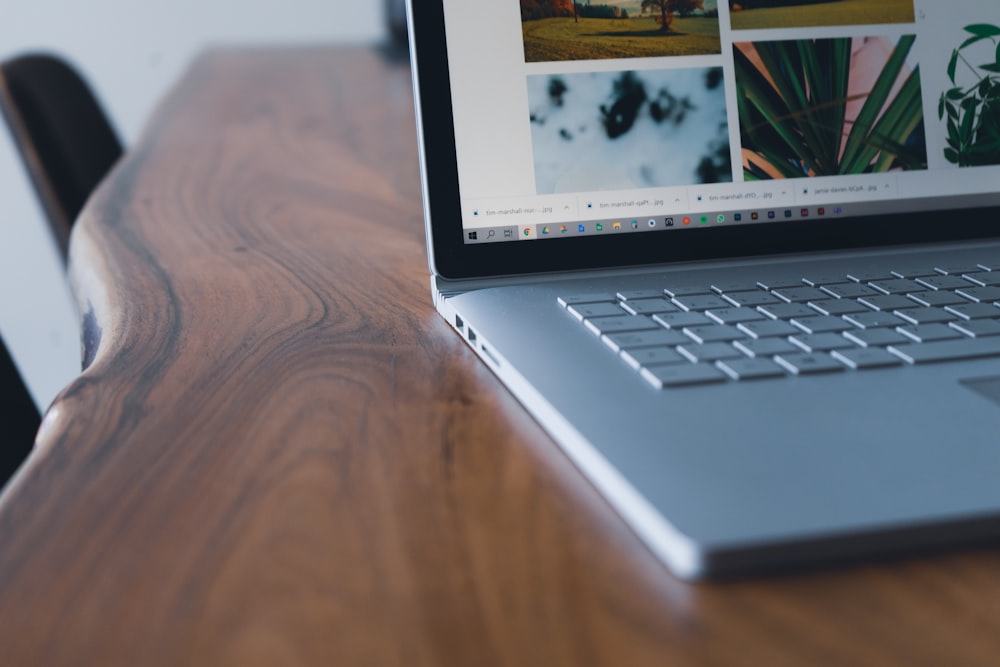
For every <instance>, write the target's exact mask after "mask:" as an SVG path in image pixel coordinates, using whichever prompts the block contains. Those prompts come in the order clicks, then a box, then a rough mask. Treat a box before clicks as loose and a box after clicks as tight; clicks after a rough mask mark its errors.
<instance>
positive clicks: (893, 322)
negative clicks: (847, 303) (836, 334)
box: [844, 310, 906, 329]
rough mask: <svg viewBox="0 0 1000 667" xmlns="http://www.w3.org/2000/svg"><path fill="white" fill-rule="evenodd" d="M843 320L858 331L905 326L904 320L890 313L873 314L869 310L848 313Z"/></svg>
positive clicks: (876, 312) (877, 312)
mask: <svg viewBox="0 0 1000 667" xmlns="http://www.w3.org/2000/svg"><path fill="white" fill-rule="evenodd" d="M844 320H845V321H847V322H850V323H851V324H853V325H854V326H856V327H858V328H859V329H880V328H882V327H898V326H902V325H904V324H906V320H903V319H901V318H899V317H896V316H895V315H893V314H892V313H885V312H879V311H875V312H873V311H870V310H869V311H866V312H864V313H849V314H847V315H844Z"/></svg>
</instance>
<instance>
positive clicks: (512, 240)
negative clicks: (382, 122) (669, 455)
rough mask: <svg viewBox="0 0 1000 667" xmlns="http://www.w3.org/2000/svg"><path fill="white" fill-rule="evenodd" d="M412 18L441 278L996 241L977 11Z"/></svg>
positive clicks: (990, 31) (522, 7)
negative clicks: (983, 238) (922, 243)
mask: <svg viewBox="0 0 1000 667" xmlns="http://www.w3.org/2000/svg"><path fill="white" fill-rule="evenodd" d="M409 10H410V29H411V37H412V42H411V44H412V45H411V52H412V56H413V60H414V77H415V90H416V99H417V115H418V126H419V128H418V129H419V135H420V140H421V155H422V170H423V179H424V181H423V182H424V188H425V215H426V219H427V224H428V245H429V249H430V255H431V263H432V269H433V270H434V271H435V272H436V273H437V274H438V275H440V276H443V277H445V278H454V279H459V278H476V277H487V276H497V275H512V274H528V273H539V272H546V271H570V270H581V269H596V268H611V267H626V266H642V265H650V264H658V263H664V262H676V261H690V260H698V259H708V258H720V257H735V256H746V255H754V254H775V253H784V252H802V251H810V250H821V249H834V248H852V247H871V246H878V245H889V244H892V245H895V244H904V243H917V242H931V241H942V240H956V239H969V238H977V237H987V236H995V235H996V231H995V228H996V224H997V223H996V219H997V216H998V213H1000V193H998V191H1000V188H998V185H1000V166H998V165H1000V51H998V49H997V45H998V41H1000V7H995V6H994V5H992V4H991V3H982V2H978V1H977V0H954V1H953V2H950V3H939V2H930V1H929V0H886V1H884V2H878V3H873V2H863V1H861V0H839V1H836V2H817V1H812V2H809V1H802V0H798V1H797V0H744V1H742V2H735V1H730V2H725V1H720V2H717V1H716V0H607V1H606V2H603V3H598V2H589V1H585V2H577V3H573V2H570V1H569V0H520V1H519V2H518V3H515V2H513V0H510V1H504V2H469V1H468V0H421V1H420V2H411V3H410V5H409Z"/></svg>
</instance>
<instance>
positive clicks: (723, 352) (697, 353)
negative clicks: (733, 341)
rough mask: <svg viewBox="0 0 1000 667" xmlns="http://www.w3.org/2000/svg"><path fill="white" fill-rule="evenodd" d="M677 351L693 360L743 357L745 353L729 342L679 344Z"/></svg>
mask: <svg viewBox="0 0 1000 667" xmlns="http://www.w3.org/2000/svg"><path fill="white" fill-rule="evenodd" d="M677 351H678V352H679V353H680V354H682V355H684V356H685V357H687V359H688V360H689V361H692V362H698V361H718V360H719V359H740V358H743V353H742V352H740V351H739V350H737V349H736V348H735V347H733V346H732V345H730V344H729V343H705V344H704V345H698V344H697V343H690V344H688V345H680V346H678V348H677Z"/></svg>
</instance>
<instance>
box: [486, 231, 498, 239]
mask: <svg viewBox="0 0 1000 667" xmlns="http://www.w3.org/2000/svg"><path fill="white" fill-rule="evenodd" d="M496 235H497V230H495V229H491V230H490V231H489V233H488V234H487V235H486V238H487V239H491V238H493V237H494V236H496Z"/></svg>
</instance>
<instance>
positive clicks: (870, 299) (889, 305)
mask: <svg viewBox="0 0 1000 667" xmlns="http://www.w3.org/2000/svg"><path fill="white" fill-rule="evenodd" d="M858 303H860V304H861V305H863V306H867V307H869V308H871V309H872V310H889V311H892V310H896V309H897V308H910V307H911V306H913V303H912V302H911V301H910V300H909V299H907V298H906V297H905V296H903V295H902V294H880V295H878V296H863V297H861V298H860V299H858Z"/></svg>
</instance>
